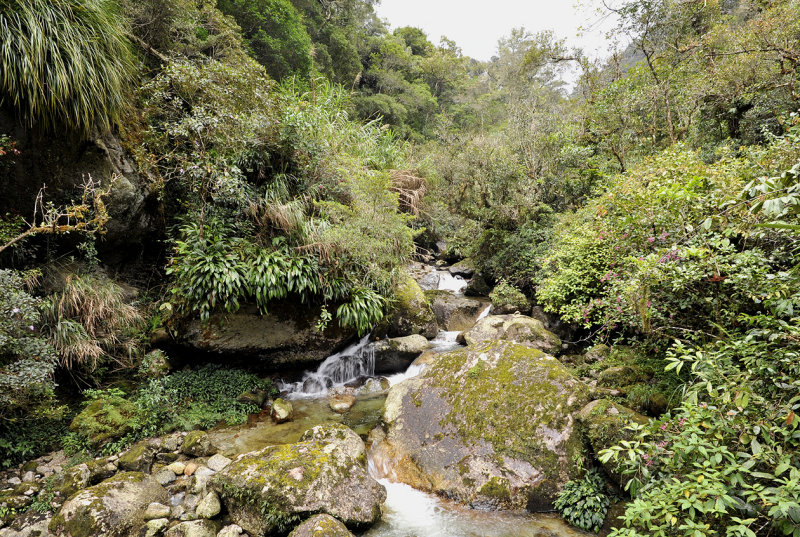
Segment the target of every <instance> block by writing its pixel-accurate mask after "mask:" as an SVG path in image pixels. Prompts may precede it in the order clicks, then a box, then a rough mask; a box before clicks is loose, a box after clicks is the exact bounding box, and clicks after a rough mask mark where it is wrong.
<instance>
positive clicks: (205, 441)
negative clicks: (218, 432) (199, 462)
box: [181, 431, 217, 457]
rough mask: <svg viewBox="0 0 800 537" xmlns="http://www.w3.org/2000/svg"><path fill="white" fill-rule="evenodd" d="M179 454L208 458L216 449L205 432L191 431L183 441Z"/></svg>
mask: <svg viewBox="0 0 800 537" xmlns="http://www.w3.org/2000/svg"><path fill="white" fill-rule="evenodd" d="M181 452H182V453H183V454H184V455H189V456H191V457H209V456H211V455H213V454H214V453H216V452H217V447H216V446H215V445H214V443H213V442H212V441H211V437H210V436H208V434H206V432H205V431H192V432H190V433H189V434H187V435H186V438H184V439H183V444H181Z"/></svg>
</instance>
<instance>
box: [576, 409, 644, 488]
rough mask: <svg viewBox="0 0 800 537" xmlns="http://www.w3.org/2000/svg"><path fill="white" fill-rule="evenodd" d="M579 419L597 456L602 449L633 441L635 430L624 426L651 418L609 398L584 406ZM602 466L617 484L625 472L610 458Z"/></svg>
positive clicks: (641, 422) (578, 416) (642, 422)
mask: <svg viewBox="0 0 800 537" xmlns="http://www.w3.org/2000/svg"><path fill="white" fill-rule="evenodd" d="M577 418H578V421H579V423H580V424H581V428H582V430H583V433H584V435H586V439H587V440H588V441H589V444H590V445H591V446H592V451H594V453H595V455H597V453H599V452H600V451H601V450H603V449H607V448H609V447H611V446H613V445H616V444H619V443H620V442H621V441H622V440H630V439H631V437H632V431H629V430H626V429H625V427H627V426H628V425H630V424H631V423H632V422H633V423H638V424H640V425H643V424H645V423H647V422H648V421H649V420H648V419H647V418H646V417H645V416H642V415H641V414H639V413H638V412H634V411H633V410H631V409H630V408H627V407H624V406H622V405H619V404H617V403H614V402H613V401H609V400H608V399H600V400H597V401H592V402H591V403H589V404H588V405H586V406H585V407H583V409H581V411H580V412H579V413H578V414H577ZM603 469H604V470H605V471H606V473H607V474H608V476H609V477H611V479H613V480H614V482H615V483H616V484H617V485H619V484H620V481H621V478H622V474H621V473H620V469H619V463H616V462H614V461H613V460H611V461H609V462H607V463H605V464H603Z"/></svg>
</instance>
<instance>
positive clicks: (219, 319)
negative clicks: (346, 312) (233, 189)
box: [180, 302, 355, 369]
mask: <svg viewBox="0 0 800 537" xmlns="http://www.w3.org/2000/svg"><path fill="white" fill-rule="evenodd" d="M317 321H319V310H318V309H313V308H309V307H306V306H303V305H298V304H297V303H290V302H276V303H275V304H274V305H271V306H270V309H269V313H267V314H266V315H261V314H260V313H259V311H258V308H257V307H256V306H254V305H246V306H244V307H242V308H241V309H240V310H239V311H238V312H236V313H232V314H227V315H222V314H219V315H213V316H212V317H211V320H210V322H208V323H202V322H201V321H199V320H195V321H193V322H191V323H190V324H189V326H188V328H187V329H186V331H185V332H184V334H183V337H181V338H180V340H181V343H182V344H183V345H184V346H187V347H189V348H190V349H195V350H199V351H203V352H208V353H212V354H218V355H223V356H229V357H231V358H233V359H238V360H249V361H250V365H251V366H252V365H257V364H253V363H252V361H253V360H254V359H256V360H261V361H262V364H261V365H262V366H263V367H264V368H269V369H271V368H282V367H283V368H287V367H301V368H302V367H311V366H312V365H315V364H317V363H318V362H320V361H321V360H324V359H325V358H326V357H328V356H330V355H331V354H334V353H335V352H336V351H338V350H341V349H343V348H344V347H346V346H347V344H348V343H349V342H350V341H351V340H352V339H353V337H354V336H355V332H354V331H353V330H351V329H345V328H342V327H340V326H339V323H328V326H327V328H326V329H325V330H324V331H322V332H320V331H319V330H317V326H316V324H317Z"/></svg>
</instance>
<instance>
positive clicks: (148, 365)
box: [139, 349, 172, 379]
mask: <svg viewBox="0 0 800 537" xmlns="http://www.w3.org/2000/svg"><path fill="white" fill-rule="evenodd" d="M171 370H172V367H171V366H170V363H169V357H168V356H167V353H165V352H164V351H162V350H161V349H156V350H153V351H150V352H148V353H147V354H145V355H144V358H143V359H142V363H141V364H140V365H139V375H140V376H142V377H144V378H147V379H158V378H161V377H163V376H165V375H167V374H169V372H170V371H171Z"/></svg>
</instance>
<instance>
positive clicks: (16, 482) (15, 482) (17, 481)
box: [8, 476, 22, 486]
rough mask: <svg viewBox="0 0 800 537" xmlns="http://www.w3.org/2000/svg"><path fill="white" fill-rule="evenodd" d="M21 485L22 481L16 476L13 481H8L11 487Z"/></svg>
mask: <svg viewBox="0 0 800 537" xmlns="http://www.w3.org/2000/svg"><path fill="white" fill-rule="evenodd" d="M20 483H22V480H21V479H20V478H18V477H16V476H14V477H12V478H11V479H9V480H8V484H9V485H13V486H17V485H19V484H20Z"/></svg>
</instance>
